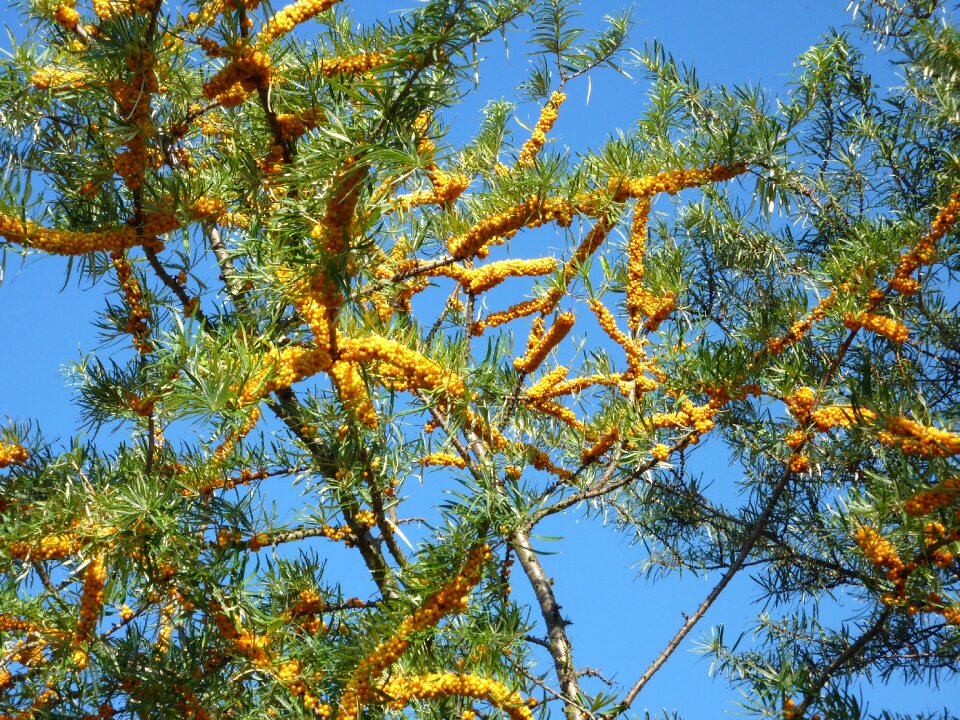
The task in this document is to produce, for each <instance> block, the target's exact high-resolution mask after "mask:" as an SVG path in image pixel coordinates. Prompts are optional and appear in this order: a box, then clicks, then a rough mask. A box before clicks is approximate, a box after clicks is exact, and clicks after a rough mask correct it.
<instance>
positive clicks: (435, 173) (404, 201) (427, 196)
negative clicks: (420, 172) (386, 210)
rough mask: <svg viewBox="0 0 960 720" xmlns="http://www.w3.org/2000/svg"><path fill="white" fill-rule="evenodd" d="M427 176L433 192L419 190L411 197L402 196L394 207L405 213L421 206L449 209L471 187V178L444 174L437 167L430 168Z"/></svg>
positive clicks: (455, 174)
mask: <svg viewBox="0 0 960 720" xmlns="http://www.w3.org/2000/svg"><path fill="white" fill-rule="evenodd" d="M427 176H428V177H429V179H430V183H431V184H432V185H433V189H432V190H419V191H417V192H413V193H410V194H409V195H401V196H400V197H398V198H396V200H394V207H396V208H397V209H398V210H404V211H405V210H410V209H411V208H415V207H419V206H421V205H440V206H441V207H447V206H449V205H450V204H451V203H452V202H453V201H454V200H456V199H457V198H458V197H460V196H461V195H462V194H463V191H464V190H466V189H467V186H468V185H470V178H468V177H467V176H466V175H461V174H459V173H448V172H444V171H443V170H439V169H437V168H436V166H431V167H430V168H428V170H427Z"/></svg>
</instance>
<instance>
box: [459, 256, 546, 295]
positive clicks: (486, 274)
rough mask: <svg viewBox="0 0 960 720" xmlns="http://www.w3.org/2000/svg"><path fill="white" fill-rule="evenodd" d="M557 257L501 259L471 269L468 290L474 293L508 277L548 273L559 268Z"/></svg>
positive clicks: (476, 293) (488, 288)
mask: <svg viewBox="0 0 960 720" xmlns="http://www.w3.org/2000/svg"><path fill="white" fill-rule="evenodd" d="M557 264H558V263H557V260H556V258H550V257H545V258H536V259H533V260H501V261H500V262H494V263H489V264H487V265H484V266H482V267H479V268H476V269H474V270H470V271H469V272H468V273H467V275H466V278H465V279H466V284H465V287H466V290H467V292H469V293H472V294H474V295H479V294H480V293H483V292H486V291H487V290H490V289H491V288H494V287H496V286H497V285H499V284H500V283H502V282H503V281H504V280H505V279H507V278H508V277H529V276H535V275H546V274H547V273H552V272H553V271H554V270H556V269H557Z"/></svg>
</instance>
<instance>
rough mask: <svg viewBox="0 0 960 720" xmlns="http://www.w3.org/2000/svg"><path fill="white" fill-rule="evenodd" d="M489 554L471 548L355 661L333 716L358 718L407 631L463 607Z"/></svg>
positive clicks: (485, 549)
mask: <svg viewBox="0 0 960 720" xmlns="http://www.w3.org/2000/svg"><path fill="white" fill-rule="evenodd" d="M492 557H493V554H492V553H491V552H490V547H489V546H487V545H477V546H475V547H473V548H471V549H470V552H469V553H468V554H467V560H466V562H465V563H464V566H463V568H462V569H461V570H460V572H459V573H458V574H457V575H456V576H455V577H454V578H453V579H452V580H451V581H450V582H449V583H447V584H446V585H444V586H443V587H442V588H440V589H439V590H438V591H437V592H435V593H434V594H433V595H431V596H430V597H429V598H428V599H427V601H426V602H425V603H424V604H423V605H422V606H421V607H420V608H418V609H417V610H415V611H414V612H413V614H412V615H409V616H408V617H406V618H405V619H404V620H403V622H402V623H401V624H400V628H399V629H398V630H397V632H396V633H395V634H394V635H393V636H392V637H390V638H388V639H387V640H385V641H383V642H381V643H380V644H379V645H377V647H376V648H374V650H373V652H372V653H370V654H369V655H367V656H366V657H365V658H363V659H362V660H361V661H360V662H359V663H358V664H357V667H356V669H355V670H354V673H353V676H352V677H351V678H350V682H349V683H348V684H347V687H346V689H345V690H344V692H343V695H341V697H340V712H339V713H338V715H337V720H358V718H359V717H360V712H361V710H362V709H363V707H364V706H365V705H366V704H368V703H369V702H371V700H372V699H373V697H374V694H375V689H374V683H375V682H376V680H377V678H379V677H380V675H382V674H383V672H384V671H385V670H386V669H387V668H389V667H390V666H391V665H393V664H394V663H395V662H396V661H397V660H398V659H400V656H401V655H403V653H404V652H406V650H407V648H409V647H410V640H409V638H410V636H411V635H413V634H414V633H415V632H418V631H420V630H425V629H427V628H429V627H434V626H435V625H436V624H437V623H438V622H440V620H442V619H443V618H444V617H445V616H446V615H449V614H451V613H456V612H461V611H463V610H464V609H465V608H466V606H467V597H468V596H469V594H470V591H471V590H472V589H473V588H474V586H475V585H476V584H477V583H479V582H480V579H481V576H482V574H483V565H484V564H485V563H486V562H487V561H489V560H490V559H492Z"/></svg>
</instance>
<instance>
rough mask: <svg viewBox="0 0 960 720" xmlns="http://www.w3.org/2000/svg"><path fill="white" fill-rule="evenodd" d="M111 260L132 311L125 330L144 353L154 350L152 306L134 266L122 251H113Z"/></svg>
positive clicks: (141, 352) (138, 350) (134, 344)
mask: <svg viewBox="0 0 960 720" xmlns="http://www.w3.org/2000/svg"><path fill="white" fill-rule="evenodd" d="M110 262H111V264H112V265H113V268H114V270H116V271H117V281H118V282H119V283H120V291H121V292H122V293H123V297H124V299H125V300H126V303H127V308H128V309H129V311H130V314H129V316H128V317H127V323H126V327H125V330H126V331H127V332H128V333H130V334H131V335H132V336H133V346H134V347H135V348H136V349H137V352H139V353H140V354H142V355H145V354H147V353H150V352H152V351H153V345H151V344H150V340H149V335H150V328H149V327H148V325H147V321H148V320H149V319H150V306H149V305H147V304H146V303H144V302H143V291H142V290H141V289H140V283H139V282H138V281H137V278H136V277H135V276H134V274H133V268H131V267H130V263H129V262H128V261H127V258H126V256H125V255H124V254H123V253H122V252H113V253H111V254H110Z"/></svg>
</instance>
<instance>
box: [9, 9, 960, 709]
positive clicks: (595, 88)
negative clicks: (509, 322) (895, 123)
mask: <svg viewBox="0 0 960 720" xmlns="http://www.w3.org/2000/svg"><path fill="white" fill-rule="evenodd" d="M346 4H350V3H349V2H348V3H346ZM413 4H414V2H413V0H406V1H403V0H401V1H400V2H385V1H383V0H373V1H369V2H359V1H358V2H356V3H353V6H354V7H355V12H356V16H357V17H358V18H370V17H375V16H382V15H383V13H385V12H387V11H388V10H391V9H395V8H403V7H408V6H412V5H413ZM278 5H279V3H278ZM582 5H583V8H584V13H585V15H586V17H585V18H584V23H585V24H587V25H590V26H593V25H595V24H596V18H597V17H600V16H602V15H603V14H604V13H608V12H613V11H618V10H620V9H621V7H622V6H623V3H621V2H610V1H609V0H594V1H593V2H587V3H583V4H582ZM846 6H847V0H810V1H808V2H802V1H797V0H789V1H787V0H733V1H731V2H716V0H673V1H672V2H650V1H649V0H640V1H639V2H636V4H635V5H634V17H635V18H636V21H637V24H636V27H635V29H634V32H633V35H632V41H631V44H632V46H634V47H638V48H639V47H642V46H643V45H644V44H645V43H646V42H648V41H650V40H653V39H657V40H659V41H660V42H661V43H662V44H663V45H664V46H665V47H666V49H667V50H668V51H669V52H670V53H672V54H673V55H674V56H675V57H676V58H678V59H680V60H682V61H683V62H685V63H688V64H692V65H694V66H695V67H696V68H697V70H698V74H699V76H700V78H701V80H702V81H704V82H707V81H709V82H718V83H725V84H751V85H760V86H763V87H765V88H768V89H769V90H770V91H771V92H773V93H777V92H781V91H782V90H783V88H784V85H785V84H786V83H788V82H790V80H791V78H792V77H793V64H794V61H795V59H796V58H797V56H798V55H799V54H801V53H802V52H804V51H805V50H807V49H808V48H809V47H810V46H811V45H812V44H814V43H816V42H817V41H818V40H819V39H821V38H822V37H823V36H824V34H825V33H827V32H828V30H829V29H830V28H841V27H843V26H844V25H846V24H847V23H848V21H849V19H850V17H849V14H848V12H847V10H846ZM0 24H2V25H7V26H9V27H10V29H11V30H12V32H13V33H14V35H16V36H17V37H23V33H24V32H25V30H24V28H23V27H22V25H21V23H20V18H19V16H18V14H17V13H16V12H15V11H12V10H10V9H6V10H0ZM301 32H302V33H309V25H307V26H306V27H304V28H303V29H302V31H301ZM853 35H854V37H856V31H853ZM0 46H2V47H6V46H7V41H6V39H3V40H2V41H0ZM508 47H509V56H507V55H506V54H505V51H504V48H503V46H502V44H501V43H500V42H499V41H495V42H492V43H491V44H490V45H489V46H487V47H486V53H485V54H486V56H487V57H489V63H487V64H485V65H484V66H481V70H480V90H479V92H477V93H475V94H474V95H473V96H471V97H470V98H468V100H467V102H466V103H465V104H464V105H463V106H461V107H459V108H457V109H455V110H453V111H451V113H450V114H449V115H448V116H447V120H448V122H449V123H450V124H451V126H452V130H451V133H452V135H451V137H452V138H456V137H468V136H469V135H470V134H471V133H472V132H473V130H474V129H475V127H476V119H477V110H478V109H479V108H480V107H482V106H483V104H484V103H485V101H486V100H487V99H490V98H492V97H499V96H505V97H510V95H511V93H512V88H513V87H514V85H515V84H516V83H517V82H519V81H521V80H522V79H523V78H524V74H525V70H526V67H527V62H528V58H527V57H525V56H524V54H523V45H522V38H521V37H519V36H518V35H514V36H513V37H512V38H511V42H510V43H509V46H508ZM867 53H868V55H870V54H871V53H872V51H871V50H870V49H869V48H868V49H867ZM869 66H870V67H871V68H872V69H873V70H874V72H875V77H880V78H883V81H884V82H887V83H892V82H894V81H895V80H894V76H893V75H892V73H890V71H889V70H885V69H884V65H883V62H882V59H881V58H878V57H876V56H873V55H871V57H870V59H869ZM637 75H639V73H637ZM643 90H644V87H643V84H642V83H640V82H639V81H636V80H630V79H628V78H625V77H623V76H621V75H618V74H617V73H615V72H613V71H610V70H602V71H600V72H598V73H596V74H595V76H594V77H593V79H592V83H591V84H590V85H589V86H588V84H587V82H585V81H579V82H578V83H576V84H574V85H573V86H572V87H570V88H569V89H568V91H567V92H568V95H569V98H570V99H569V100H568V101H567V104H566V105H564V108H563V110H562V112H561V119H560V121H559V122H558V124H557V130H556V136H557V137H558V138H559V142H562V143H564V144H567V145H569V146H570V147H571V148H572V149H574V150H576V149H585V148H587V147H591V146H593V147H596V146H598V145H599V144H600V143H601V142H602V140H603V139H604V137H606V136H607V135H608V134H610V133H612V132H613V131H615V130H616V129H618V128H623V129H627V128H629V127H630V125H631V124H632V122H633V121H634V120H635V119H636V118H637V117H638V116H639V115H640V114H641V113H642V112H643V109H644V95H643ZM588 95H589V98H588ZM535 113H536V111H535V109H534V108H532V107H531V108H529V109H528V110H527V111H526V115H524V113H523V112H521V117H524V118H525V119H527V120H530V121H533V120H535V117H536V114H535ZM65 270H66V263H65V262H64V261H62V260H60V259H57V258H45V257H32V258H30V259H29V260H28V261H27V262H26V263H21V261H20V260H19V259H18V258H16V257H15V256H13V255H10V254H8V256H7V262H6V268H5V277H4V281H3V284H2V285H0V329H2V333H3V337H4V339H5V341H6V342H5V344H4V348H3V349H0V423H2V422H4V418H5V417H9V418H11V419H16V420H27V419H34V420H36V421H37V422H38V423H39V424H40V426H41V427H42V428H43V430H44V431H45V433H46V434H47V435H48V437H49V436H52V437H57V436H59V437H60V438H62V439H63V440H67V439H68V438H69V437H70V436H71V435H73V434H74V432H75V430H76V427H77V423H78V414H77V411H76V408H75V407H74V406H73V405H71V403H70V400H71V396H72V392H71V390H70V388H69V387H68V386H67V384H66V381H65V377H64V375H63V373H62V366H63V364H64V363H69V362H72V361H76V360H78V359H79V358H80V357H82V355H83V353H84V352H89V351H91V350H92V349H93V348H94V346H95V342H96V329H95V328H94V327H93V325H92V323H91V320H92V319H93V318H94V317H95V315H96V313H97V312H98V311H100V310H102V308H103V307H104V299H103V296H102V294H101V290H100V289H99V288H95V289H94V290H93V291H92V292H88V291H85V290H84V288H78V286H77V282H76V279H75V278H73V279H70V280H69V281H67V280H65ZM718 463H719V465H718ZM701 466H702V468H703V470H704V472H705V473H706V479H709V480H713V481H714V482H715V484H717V485H721V484H726V485H728V486H731V487H732V485H733V482H734V481H735V480H736V479H737V477H738V476H737V471H736V470H735V469H733V468H727V467H726V465H725V460H724V459H723V457H722V455H711V454H710V451H709V450H706V451H704V453H702V457H701ZM282 500H284V501H285V502H287V503H290V504H293V503H295V502H296V498H293V497H290V498H283V499H282ZM575 518H576V516H575V515H570V516H567V517H557V518H555V519H554V520H552V521H551V522H549V523H546V524H544V526H542V527H541V528H540V529H539V532H540V533H541V534H542V535H561V534H564V533H565V532H566V529H568V528H569V527H570V523H572V522H574V521H575ZM573 535H574V534H572V533H571V537H572V538H573ZM541 545H542V547H543V548H544V549H545V550H547V551H549V552H551V553H556V554H555V555H550V556H546V557H545V558H544V564H545V566H546V568H547V571H548V572H550V573H552V574H555V575H556V577H557V581H556V591H557V594H558V596H559V598H561V602H562V603H563V613H564V615H566V616H569V617H570V618H571V619H572V620H573V625H572V626H571V627H570V633H571V635H572V639H573V642H574V652H575V659H576V662H577V664H578V665H579V666H581V667H587V666H588V667H591V668H597V669H602V670H603V671H604V672H605V673H606V674H607V675H608V676H613V677H614V678H615V679H616V680H617V681H619V682H620V683H622V684H623V685H626V686H629V685H630V684H632V683H633V681H634V680H635V679H636V677H637V676H638V674H639V673H640V672H642V671H643V669H644V668H645V667H646V666H647V664H648V663H649V662H650V660H651V659H652V658H653V657H654V656H655V655H656V654H657V652H658V651H659V649H660V648H661V647H662V645H663V644H664V643H665V642H666V641H667V640H668V639H669V637H670V636H671V635H672V633H673V632H674V631H675V629H676V628H677V627H678V626H679V625H680V624H681V622H682V617H681V612H690V611H691V610H692V609H693V608H694V607H696V605H697V604H698V603H699V602H700V600H701V599H702V598H703V596H704V595H705V594H706V593H707V592H708V591H709V589H710V588H711V587H712V585H713V582H715V580H716V578H708V579H707V580H702V579H693V578H684V579H682V580H676V579H670V580H666V581H658V582H657V583H656V584H650V583H648V582H646V581H645V580H643V579H642V578H641V579H638V578H636V570H635V568H634V563H636V562H637V560H638V559H639V558H640V557H641V552H640V551H639V550H638V549H636V548H631V547H629V546H628V545H627V544H626V543H625V542H624V541H623V540H622V539H620V538H619V537H618V536H617V535H616V534H615V533H614V532H613V531H612V530H610V529H608V528H602V527H597V525H596V523H592V524H589V525H588V524H587V523H583V522H581V523H579V525H577V529H576V533H575V538H573V539H570V540H566V541H557V542H543V543H541ZM328 548H329V546H325V547H324V550H326V549H328ZM517 572H519V570H518V571H517ZM522 584H523V582H522V580H521V579H520V578H519V577H518V578H516V580H515V582H514V587H515V588H516V589H517V591H518V592H521V585H522ZM521 597H522V596H521ZM755 600H756V595H755V591H753V590H751V589H749V588H747V587H745V583H743V582H740V583H739V586H735V587H732V588H731V589H730V590H728V591H727V593H726V594H725V595H724V596H723V597H722V599H721V600H720V601H719V602H718V604H717V605H716V606H715V608H714V609H713V610H712V611H711V612H710V614H709V615H708V616H707V618H706V620H705V621H704V623H703V625H702V627H701V628H700V629H699V631H694V633H693V636H692V637H697V636H701V635H702V634H704V633H707V632H709V629H710V627H711V625H713V624H715V623H718V622H720V620H721V619H724V620H725V621H726V622H728V623H729V627H728V635H731V636H734V637H735V636H736V635H737V634H738V633H739V631H740V630H741V628H742V626H743V625H742V623H743V622H744V621H745V619H746V618H748V617H750V616H751V615H753V614H755V613H756V612H758V611H759V608H758V607H756V606H755V605H754V601H755ZM533 619H536V618H533ZM536 632H537V633H539V632H542V628H541V629H540V630H538V631H536ZM690 647H691V643H690V642H687V643H685V644H684V646H683V648H682V649H681V650H680V651H679V652H678V654H677V657H676V658H675V659H674V661H672V662H671V663H670V664H669V665H668V667H667V668H666V669H665V670H664V671H663V672H662V673H661V675H659V676H658V677H657V678H656V679H655V680H654V682H652V683H651V684H650V685H649V686H648V688H647V690H646V691H645V693H644V694H643V695H642V696H641V698H640V700H639V702H638V704H637V705H636V707H635V710H636V711H637V712H638V713H640V714H641V716H642V711H643V709H644V708H649V709H650V710H651V711H654V712H655V713H656V712H658V711H659V710H660V709H661V708H664V709H666V710H668V711H671V712H672V711H674V710H675V711H677V712H679V713H680V714H681V715H682V716H683V717H685V718H688V719H690V720H693V719H695V718H696V719H700V718H711V717H717V716H719V715H721V713H722V712H735V707H734V705H733V702H735V700H736V699H737V698H736V695H735V694H734V693H732V692H731V691H729V690H728V689H726V684H725V681H723V680H715V681H709V680H708V679H707V673H708V669H709V666H708V664H707V663H706V662H704V661H703V660H698V659H697V657H696V656H695V655H693V654H692V653H691V652H689V650H690ZM546 668H547V666H546V665H545V666H544V669H546ZM956 690H957V688H956V687H954V688H952V689H949V688H948V689H947V690H945V691H944V692H945V693H946V694H942V693H941V694H939V695H937V694H936V693H930V692H927V691H924V692H923V693H916V692H913V693H907V694H899V693H894V692H890V691H880V690H877V689H875V688H874V689H871V688H867V689H865V699H867V700H868V701H869V700H871V698H873V699H874V707H873V709H874V710H879V709H881V708H882V707H888V708H890V709H896V710H900V711H911V712H918V711H921V710H924V709H929V710H935V709H937V708H942V707H943V705H944V704H946V703H947V700H946V698H947V697H949V693H950V692H951V691H953V692H955V691H956ZM556 715H557V716H559V713H556Z"/></svg>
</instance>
